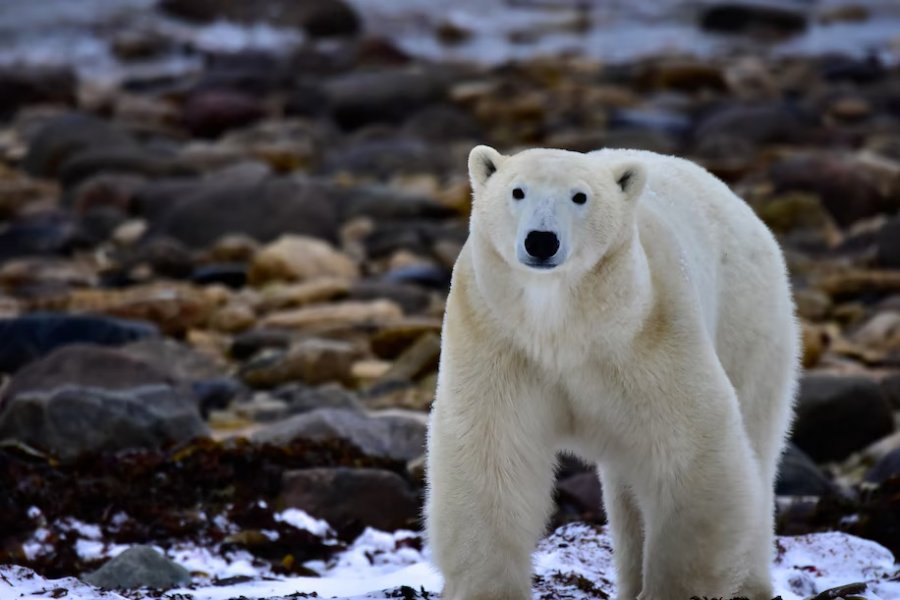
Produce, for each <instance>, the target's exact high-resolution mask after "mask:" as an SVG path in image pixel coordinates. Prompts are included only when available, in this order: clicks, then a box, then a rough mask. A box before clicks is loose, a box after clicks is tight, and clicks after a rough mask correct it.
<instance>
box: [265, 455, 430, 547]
mask: <svg viewBox="0 0 900 600" xmlns="http://www.w3.org/2000/svg"><path fill="white" fill-rule="evenodd" d="M279 503H280V505H283V506H286V507H294V508H299V509H301V510H303V511H305V512H307V513H309V514H310V515H312V516H314V517H317V518H320V519H325V520H326V521H328V523H329V525H331V526H332V527H334V528H335V529H336V530H337V531H338V532H339V533H341V532H346V531H348V530H350V531H352V530H353V529H356V530H357V531H358V530H359V529H361V528H362V527H364V526H368V527H374V528H376V529H380V530H383V531H394V530H397V529H416V528H417V524H418V518H419V507H418V503H417V502H416V496H415V494H414V493H413V492H412V490H411V489H410V485H409V484H408V483H407V482H406V481H405V480H404V479H403V478H402V477H400V476H399V475H397V474H396V473H393V472H391V471H385V470H381V469H349V468H345V467H338V468H320V469H301V470H298V471H287V472H285V473H284V476H283V478H282V492H281V496H280V498H279Z"/></svg>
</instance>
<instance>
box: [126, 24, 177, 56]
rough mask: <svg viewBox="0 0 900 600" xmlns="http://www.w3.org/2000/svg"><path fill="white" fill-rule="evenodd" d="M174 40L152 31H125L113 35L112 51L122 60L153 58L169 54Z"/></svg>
mask: <svg viewBox="0 0 900 600" xmlns="http://www.w3.org/2000/svg"><path fill="white" fill-rule="evenodd" d="M174 45H175V44H174V40H172V39H170V38H169V37H167V36H166V35H165V34H163V33H162V32H160V31H155V30H152V29H126V30H125V31H121V32H119V33H117V34H116V35H115V37H114V38H113V40H112V51H113V53H115V55H116V56H117V57H119V58H121V59H122V60H142V59H148V58H154V57H157V56H160V55H161V54H164V53H166V52H170V51H171V50H172V49H173V46H174Z"/></svg>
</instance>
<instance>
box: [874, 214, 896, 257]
mask: <svg viewBox="0 0 900 600" xmlns="http://www.w3.org/2000/svg"><path fill="white" fill-rule="evenodd" d="M875 247H876V256H875V262H876V263H877V264H878V265H879V266H881V267H884V268H887V269H898V268H900V217H893V218H891V219H889V220H888V221H887V222H886V223H885V224H884V225H883V226H882V227H881V229H879V230H878V235H877V236H876V238H875Z"/></svg>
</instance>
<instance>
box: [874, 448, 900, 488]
mask: <svg viewBox="0 0 900 600" xmlns="http://www.w3.org/2000/svg"><path fill="white" fill-rule="evenodd" d="M898 476H900V447H897V448H894V449H893V450H891V451H890V452H888V453H887V454H886V455H884V456H882V457H881V458H880V459H879V460H878V462H876V463H875V464H874V465H872V468H871V469H869V471H868V472H867V473H866V481H869V482H871V483H884V482H885V481H887V480H888V479H892V478H894V477H898Z"/></svg>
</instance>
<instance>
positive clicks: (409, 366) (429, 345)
mask: <svg viewBox="0 0 900 600" xmlns="http://www.w3.org/2000/svg"><path fill="white" fill-rule="evenodd" d="M440 355H441V337H440V336H439V335H437V334H436V333H426V334H425V335H423V336H422V337H420V338H419V339H418V340H416V342H415V343H414V344H413V345H411V346H410V347H409V348H407V349H406V350H404V351H403V353H402V354H401V355H400V356H398V357H397V360H396V361H394V364H393V365H392V366H391V368H390V370H389V371H388V372H387V373H385V374H384V375H383V376H382V377H381V381H413V380H415V379H416V378H418V377H419V376H420V375H424V374H426V373H429V372H431V371H434V370H435V369H437V366H438V359H439V358H440Z"/></svg>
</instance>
